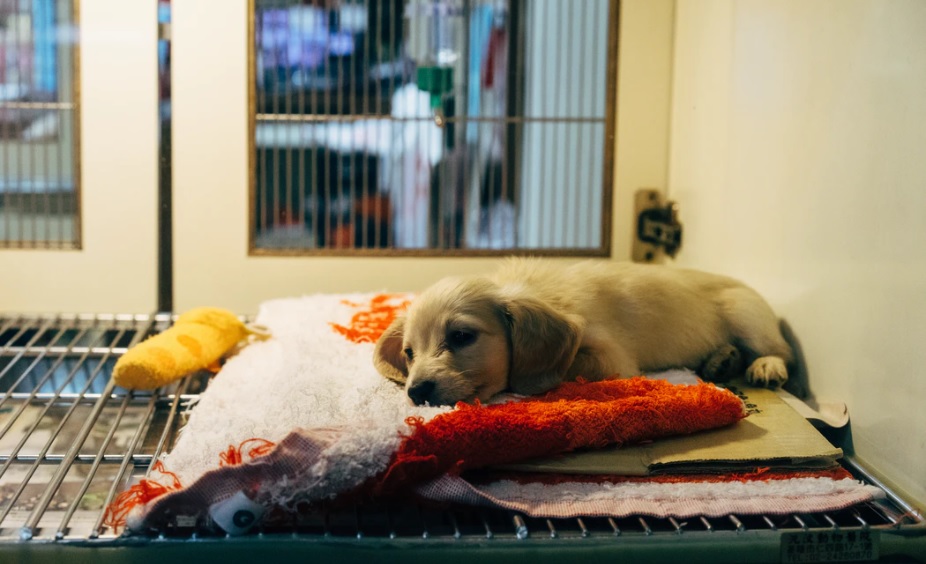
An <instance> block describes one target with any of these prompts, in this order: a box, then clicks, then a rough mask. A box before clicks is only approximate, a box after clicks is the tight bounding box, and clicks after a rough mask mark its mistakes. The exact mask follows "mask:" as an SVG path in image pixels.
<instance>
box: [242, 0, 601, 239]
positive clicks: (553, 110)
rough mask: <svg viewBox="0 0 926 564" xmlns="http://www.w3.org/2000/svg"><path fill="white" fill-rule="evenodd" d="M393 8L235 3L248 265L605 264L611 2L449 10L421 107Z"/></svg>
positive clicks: (495, 3)
mask: <svg viewBox="0 0 926 564" xmlns="http://www.w3.org/2000/svg"><path fill="white" fill-rule="evenodd" d="M409 4H410V0H382V1H376V2H374V1H372V0H350V1H346V2H340V3H338V4H337V5H336V7H335V6H334V5H330V6H327V7H326V6H323V5H322V4H310V5H306V4H305V3H302V2H298V1H296V0H292V1H279V0H251V2H250V7H249V9H250V30H249V36H250V37H251V42H250V50H249V68H250V77H249V81H250V85H251V104H250V111H251V116H250V144H251V146H250V150H251V167H250V174H251V190H250V196H251V208H250V217H251V218H250V221H251V225H250V252H251V254H255V255H287V256H293V255H318V254H321V255H416V256H418V255H422V256H429V255H454V256H457V255H495V254H512V253H514V254H518V253H520V254H535V255H578V256H607V255H609V254H610V244H611V237H610V229H611V220H610V218H611V205H610V204H611V190H612V184H613V182H612V179H613V171H612V168H613V166H612V165H613V158H612V156H611V155H612V154H613V137H614V136H613V135H610V134H609V131H610V130H611V128H613V126H614V123H615V122H614V115H613V114H614V112H615V108H616V105H615V104H614V103H613V102H614V99H613V98H614V94H613V93H614V91H615V90H616V86H615V83H616V72H615V70H614V69H615V68H616V52H617V41H616V35H617V31H618V26H617V21H618V19H617V12H618V2H617V0H588V1H584V2H571V1H568V0H448V2H446V4H448V5H453V6H456V7H458V8H459V9H460V12H459V13H460V14H461V16H460V18H461V20H462V21H463V23H462V24H461V27H460V29H461V30H462V32H460V33H459V35H458V36H457V42H456V43H455V44H454V45H455V47H456V50H457V52H458V56H459V59H458V61H459V62H457V63H455V64H454V65H453V71H454V81H453V86H452V88H451V90H450V91H449V92H446V93H444V94H443V95H442V96H441V101H440V106H439V107H437V108H432V107H429V106H428V104H427V101H426V99H427V94H425V93H424V92H423V91H416V92H417V93H416V94H410V92H411V91H412V90H413V89H414V85H415V83H416V80H415V73H416V68H417V67H418V66H420V65H421V64H422V61H420V60H416V59H412V58H411V56H409V55H408V54H409V52H410V49H409V48H408V44H409V43H410V42H411V39H410V34H411V33H412V31H411V30H412V26H410V24H409V21H408V19H407V18H406V17H404V14H405V10H406V8H407V7H408V5H409ZM487 22H489V23H487ZM416 29H417V28H416ZM497 61H504V64H502V63H497ZM496 63H497V64H496Z"/></svg>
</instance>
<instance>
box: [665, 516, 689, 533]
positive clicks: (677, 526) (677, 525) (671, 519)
mask: <svg viewBox="0 0 926 564" xmlns="http://www.w3.org/2000/svg"><path fill="white" fill-rule="evenodd" d="M669 523H670V524H671V525H672V526H673V527H674V528H675V534H677V535H680V534H682V532H683V531H682V527H684V526H685V525H686V523H679V522H678V521H676V520H675V518H674V517H669Z"/></svg>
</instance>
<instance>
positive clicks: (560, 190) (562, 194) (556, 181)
mask: <svg viewBox="0 0 926 564" xmlns="http://www.w3.org/2000/svg"><path fill="white" fill-rule="evenodd" d="M564 9H565V11H566V14H565V16H564V14H563V13H562V10H564ZM558 10H560V13H559V14H557V16H558V17H557V20H558V21H559V28H558V32H559V33H558V36H559V37H560V40H561V41H562V43H560V44H559V45H558V49H557V51H558V55H559V56H558V57H557V58H556V78H555V79H554V80H556V82H558V83H559V84H558V85H557V89H556V91H557V97H558V98H559V100H558V101H555V103H556V105H557V106H558V108H557V109H558V110H559V112H561V113H560V117H562V116H565V115H567V114H568V106H567V104H566V99H567V97H568V96H567V92H568V89H567V88H566V83H567V82H568V81H567V79H566V74H567V73H566V64H565V63H564V61H565V57H566V52H567V51H568V50H569V49H570V45H571V43H572V42H571V41H566V37H568V36H567V31H566V29H567V23H568V21H569V20H571V16H572V12H573V10H572V9H570V8H568V7H566V6H564V5H560V6H559V7H558ZM555 111H556V110H554V112H555ZM554 127H555V129H554V131H556V133H554V139H555V141H554V145H555V146H556V147H557V148H559V147H560V146H562V148H563V150H562V152H560V151H556V152H555V154H556V155H557V156H559V155H565V154H566V149H567V147H568V142H569V130H568V127H566V126H565V125H564V124H563V123H558V124H556V125H555V126H554ZM564 129H565V131H564ZM561 143H562V145H560V144H561ZM551 160H552V161H553V175H552V176H551V178H552V180H553V193H554V196H553V198H554V199H555V201H556V205H555V207H554V208H551V210H550V211H551V213H552V215H553V217H552V219H553V221H552V222H551V223H550V224H549V225H551V226H552V227H553V229H552V231H553V233H554V235H553V237H554V243H553V246H554V247H565V246H566V241H565V237H564V235H565V228H564V227H565V226H564V221H563V219H564V217H565V216H566V213H567V211H566V210H567V198H566V193H567V189H566V172H567V170H568V166H567V164H566V163H565V162H563V163H560V161H561V160H562V159H558V158H552V159H551ZM558 164H561V165H562V168H563V177H562V180H560V175H559V173H558V171H557V168H558V167H557V165H558Z"/></svg>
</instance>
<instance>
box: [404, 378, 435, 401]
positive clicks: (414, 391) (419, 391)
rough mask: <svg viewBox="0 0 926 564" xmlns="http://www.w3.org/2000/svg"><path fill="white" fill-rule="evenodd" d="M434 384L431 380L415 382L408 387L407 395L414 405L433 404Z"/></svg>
mask: <svg viewBox="0 0 926 564" xmlns="http://www.w3.org/2000/svg"><path fill="white" fill-rule="evenodd" d="M436 387H437V386H436V385H435V384H434V381H433V380H424V381H423V382H416V383H415V384H414V385H412V386H411V387H410V388H408V397H409V399H411V400H412V401H413V402H414V403H415V405H424V404H425V403H429V404H431V405H435V404H434V390H435V389H436Z"/></svg>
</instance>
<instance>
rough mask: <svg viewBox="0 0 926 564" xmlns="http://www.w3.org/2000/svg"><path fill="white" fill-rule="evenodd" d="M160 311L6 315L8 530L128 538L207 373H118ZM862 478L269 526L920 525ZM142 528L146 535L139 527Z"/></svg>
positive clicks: (2, 523) (295, 533)
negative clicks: (747, 500) (776, 495)
mask: <svg viewBox="0 0 926 564" xmlns="http://www.w3.org/2000/svg"><path fill="white" fill-rule="evenodd" d="M171 320H172V317H171V316H170V315H167V314H159V315H150V316H149V315H81V316H74V315H71V316H66V315H54V316H28V315H26V316H24V315H9V316H0V543H2V542H23V541H29V542H32V541H53V542H62V543H67V542H86V541H94V542H120V541H122V540H124V538H123V537H122V536H121V535H120V534H119V533H117V532H116V531H112V530H109V529H108V528H107V527H106V526H105V525H104V524H103V512H104V508H105V507H106V506H107V505H108V504H109V503H110V502H112V500H113V499H115V496H117V495H118V494H119V493H120V492H121V491H123V490H124V489H126V488H127V487H129V486H130V485H131V484H132V483H134V482H135V481H137V480H139V479H140V478H142V477H144V476H145V475H146V474H147V473H148V472H149V471H150V469H151V466H152V464H153V462H154V461H155V460H156V459H157V457H158V456H159V455H160V454H162V453H165V452H168V451H169V450H170V448H171V447H172V445H173V441H174V440H175V438H176V435H177V432H178V430H179V428H180V427H181V426H182V424H183V421H184V418H185V417H186V411H185V408H184V406H185V405H187V404H189V403H195V402H194V400H195V399H196V398H197V397H198V394H199V393H201V392H202V391H203V390H204V389H205V386H206V385H207V382H208V376H207V375H194V376H192V377H189V378H186V379H184V380H182V381H181V382H178V383H175V384H172V385H170V386H167V387H165V388H162V389H160V390H156V391H153V392H128V391H126V390H122V389H120V388H118V387H116V386H114V385H113V384H112V381H111V378H110V376H111V372H112V366H113V364H114V362H115V360H116V358H118V357H119V356H120V355H122V354H124V352H125V351H126V350H127V348H128V347H130V346H132V345H133V344H134V343H137V342H139V341H140V340H142V339H144V338H146V337H147V336H149V335H151V334H153V333H156V332H158V331H161V330H163V329H165V328H167V327H168V326H169V325H170V323H171ZM847 464H848V468H849V469H850V470H851V471H852V472H854V473H856V475H857V476H858V477H859V479H865V480H868V481H869V482H872V483H874V484H875V485H878V486H879V487H882V488H884V489H885V492H886V496H885V498H884V499H880V500H876V501H873V502H870V503H864V504H860V505H857V506H854V507H850V508H847V509H844V510H841V511H831V512H825V513H816V514H800V515H797V514H796V515H753V516H744V515H727V516H721V517H708V516H701V517H698V518H694V519H687V520H686V521H679V520H677V519H672V518H669V519H659V518H654V517H649V516H642V515H641V516H634V517H627V518H601V517H592V516H588V517H580V518H576V519H538V518H532V517H527V516H525V515H522V514H518V513H516V512H510V511H496V510H487V509H480V508H474V507H465V506H454V507H451V508H433V507H426V506H422V505H417V504H409V503H403V504H397V503H395V502H389V503H383V502H376V503H360V504H357V505H354V506H352V507H347V508H344V507H339V508H332V507H326V506H319V507H315V508H311V509H310V510H308V511H304V512H302V513H300V515H299V516H298V517H296V518H294V519H292V520H291V521H289V522H288V523H287V524H281V523H279V522H274V523H272V524H269V523H268V524H263V525H262V526H261V527H260V529H259V532H260V533H261V534H262V535H263V536H262V537H261V538H265V539H272V538H275V537H274V535H277V534H283V535H285V536H286V538H304V539H312V538H330V537H338V538H352V539H356V540H357V541H362V540H363V539H366V538H388V539H404V540H409V541H416V542H431V541H435V540H436V541H439V540H440V539H453V540H464V541H465V540H478V539H481V540H493V539H495V540H497V539H506V538H508V539H512V540H518V541H523V542H530V539H535V540H536V539H548V540H550V539H555V540H557V541H567V542H569V541H575V540H581V539H585V538H592V539H601V538H612V539H618V538H624V537H642V538H652V539H659V538H662V537H663V536H665V535H675V536H683V537H686V538H687V537H689V536H691V535H703V534H713V533H716V532H724V531H726V532H730V533H737V534H742V533H746V532H749V531H765V532H768V533H775V534H778V533H782V532H789V531H790V532H794V531H810V530H842V531H851V530H871V529H877V528H888V529H891V530H897V529H898V528H900V529H906V528H909V529H910V530H911V531H917V530H920V529H923V528H926V522H924V520H923V517H922V516H921V515H920V514H919V513H917V512H916V511H915V510H914V509H913V508H912V507H910V506H909V505H908V504H906V503H905V502H904V501H903V500H902V499H900V498H899V497H897V496H895V495H894V494H892V493H890V490H888V489H887V488H885V487H884V486H883V485H880V484H879V483H878V482H877V481H876V480H874V479H873V478H870V477H869V476H867V474H865V473H864V472H863V471H862V470H861V469H860V468H859V467H857V466H856V465H854V463H852V462H851V461H847ZM158 535H159V536H160V537H161V541H163V540H164V539H165V538H167V539H175V540H178V541H182V540H185V539H190V538H194V537H195V538H207V537H216V538H218V537H222V536H223V533H222V532H221V531H219V530H218V529H216V528H215V527H213V526H212V524H211V523H210V522H209V521H208V519H206V520H201V521H199V522H196V523H190V522H176V523H171V524H169V525H168V526H167V528H166V529H165V530H163V531H160V532H159V533H158ZM136 540H138V539H136Z"/></svg>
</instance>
